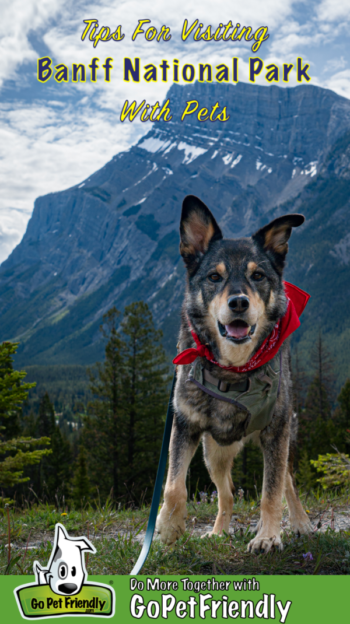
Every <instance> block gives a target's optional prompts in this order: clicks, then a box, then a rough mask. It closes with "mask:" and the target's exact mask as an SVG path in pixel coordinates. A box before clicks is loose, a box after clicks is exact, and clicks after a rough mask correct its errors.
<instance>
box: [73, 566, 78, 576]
mask: <svg viewBox="0 0 350 624" xmlns="http://www.w3.org/2000/svg"><path fill="white" fill-rule="evenodd" d="M76 573H77V570H76V567H75V566H73V567H72V576H75V575H76Z"/></svg>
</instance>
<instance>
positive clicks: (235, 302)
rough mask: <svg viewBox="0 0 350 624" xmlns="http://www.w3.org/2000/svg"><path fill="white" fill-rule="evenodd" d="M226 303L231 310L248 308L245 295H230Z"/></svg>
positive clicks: (238, 310) (242, 310)
mask: <svg viewBox="0 0 350 624" xmlns="http://www.w3.org/2000/svg"><path fill="white" fill-rule="evenodd" d="M227 303H228V306H229V308H231V310H233V312H245V311H246V310H248V308H249V299H248V297H246V296H245V295H232V297H229V298H228V300H227Z"/></svg>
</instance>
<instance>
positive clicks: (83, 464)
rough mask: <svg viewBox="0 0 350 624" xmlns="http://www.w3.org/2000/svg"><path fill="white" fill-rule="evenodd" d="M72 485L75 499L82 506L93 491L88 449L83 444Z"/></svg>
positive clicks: (77, 504)
mask: <svg viewBox="0 0 350 624" xmlns="http://www.w3.org/2000/svg"><path fill="white" fill-rule="evenodd" d="M72 485H73V492H72V493H73V500H74V502H75V504H76V506H77V507H81V506H83V505H84V504H85V503H86V502H87V501H88V500H89V497H90V492H91V486H90V479H89V475H88V470H87V459H86V451H85V449H84V447H83V446H80V451H79V455H78V459H77V463H76V469H75V472H74V478H73V483H72Z"/></svg>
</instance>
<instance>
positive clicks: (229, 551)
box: [0, 492, 350, 575]
mask: <svg viewBox="0 0 350 624" xmlns="http://www.w3.org/2000/svg"><path fill="white" fill-rule="evenodd" d="M349 503H350V494H349V492H347V493H342V494H340V495H339V494H338V495H337V494H327V495H325V494H324V493H317V492H316V493H312V494H310V495H309V496H308V497H307V500H305V497H304V500H303V504H304V508H306V509H308V511H309V514H310V519H311V521H312V522H313V525H314V526H315V532H314V533H312V534H311V535H309V536H302V537H297V536H296V535H295V534H293V533H292V532H290V531H284V533H283V544H284V550H283V552H271V553H269V554H268V555H263V554H260V555H256V554H250V553H247V552H246V549H247V544H248V542H249V541H250V539H251V537H252V534H251V532H250V527H251V526H253V525H254V524H256V522H257V520H258V518H259V501H245V500H244V499H242V498H240V497H236V500H235V506H234V513H233V519H232V522H231V529H230V531H231V533H230V535H224V536H223V537H217V536H215V537H205V538H203V539H202V538H201V537H200V536H199V535H198V530H199V529H200V530H202V532H203V531H204V527H206V525H208V524H209V525H212V524H213V521H214V517H215V514H216V511H217V505H216V502H207V501H204V500H202V502H197V501H191V502H189V503H188V519H187V531H186V532H185V534H184V535H183V536H182V537H181V538H180V539H179V540H178V541H177V543H176V544H175V545H174V546H172V547H168V546H164V545H163V544H162V543H161V542H160V541H159V540H158V539H155V540H154V541H153V545H152V549H151V552H150V555H149V557H148V559H147V561H146V563H145V566H144V568H143V570H142V573H143V574H147V575H151V574H152V575H155V574H157V575H159V574H178V575H183V574H204V575H207V574H217V575H220V574H226V575H227V574H234V575H257V574H349V573H350V530H345V531H344V530H341V531H339V532H335V531H334V530H333V529H331V528H328V529H327V530H326V532H321V531H320V530H319V529H317V526H318V525H321V521H322V518H323V517H324V515H325V514H328V515H329V514H330V513H334V516H335V517H336V518H337V517H340V516H341V514H343V513H347V512H348V510H349ZM332 509H333V510H334V512H331V510H332ZM1 511H2V514H1V515H0V574H33V562H34V561H35V560H38V561H39V562H40V563H41V564H42V565H43V566H45V565H46V564H47V562H48V560H49V557H50V554H51V548H52V546H51V541H52V539H53V534H54V527H55V524H56V523H57V522H61V523H62V524H64V525H65V526H66V528H67V530H68V532H69V533H70V534H72V535H75V536H77V535H85V536H87V537H89V538H90V539H91V541H92V542H93V544H94V546H95V547H96V550H97V553H96V554H95V555H90V556H89V560H88V563H87V568H88V572H89V574H90V575H92V574H105V575H114V574H129V573H130V570H131V568H132V567H133V565H134V563H135V562H136V560H137V558H138V555H139V553H140V550H141V543H140V542H138V541H137V539H135V535H137V534H138V533H140V532H141V531H142V530H144V529H145V528H146V525H147V520H148V513H149V509H148V508H143V509H139V510H130V509H129V510H128V509H120V510H117V509H115V508H114V506H113V505H112V504H111V503H110V501H107V503H106V504H105V505H104V506H101V505H100V504H99V503H98V502H97V503H95V504H94V505H93V506H89V507H88V508H85V509H82V510H77V509H74V508H67V507H65V508H64V509H59V508H57V507H56V508H55V507H54V506H53V505H48V504H46V505H43V504H38V505H32V506H30V507H28V508H27V509H13V508H10V509H8V508H7V509H2V510H1V509H0V512H1ZM284 515H285V513H284ZM233 530H234V532H233ZM9 535H10V544H11V546H10V554H9V545H8V544H9ZM50 540H51V541H50Z"/></svg>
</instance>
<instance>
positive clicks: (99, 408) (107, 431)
mask: <svg viewBox="0 0 350 624" xmlns="http://www.w3.org/2000/svg"><path fill="white" fill-rule="evenodd" d="M118 316H119V312H118V310H117V309H116V308H115V307H113V308H111V310H109V312H107V314H105V315H104V317H103V320H104V324H103V325H102V326H101V332H102V335H103V337H104V338H106V339H108V342H107V344H106V348H105V362H104V364H97V365H96V367H95V368H94V369H92V370H90V389H91V392H92V394H93V395H94V397H95V399H94V400H93V401H90V402H89V404H88V409H87V412H88V413H87V416H86V417H85V418H84V426H83V432H82V436H83V437H82V443H83V445H84V446H85V448H86V450H87V453H88V456H89V466H90V474H91V479H92V482H93V484H94V485H95V486H96V487H98V488H99V492H100V493H101V495H102V496H104V497H107V496H108V494H109V492H110V491H111V488H113V497H114V498H115V499H118V498H119V496H120V494H121V492H122V491H123V489H124V488H123V480H124V477H125V466H126V462H127V459H126V457H125V451H124V439H125V434H124V426H123V425H124V421H123V416H124V412H123V396H122V392H123V383H124V372H123V366H122V364H123V353H124V349H125V346H124V343H123V341H122V340H121V338H120V336H119V333H118V331H117V319H118Z"/></svg>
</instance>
